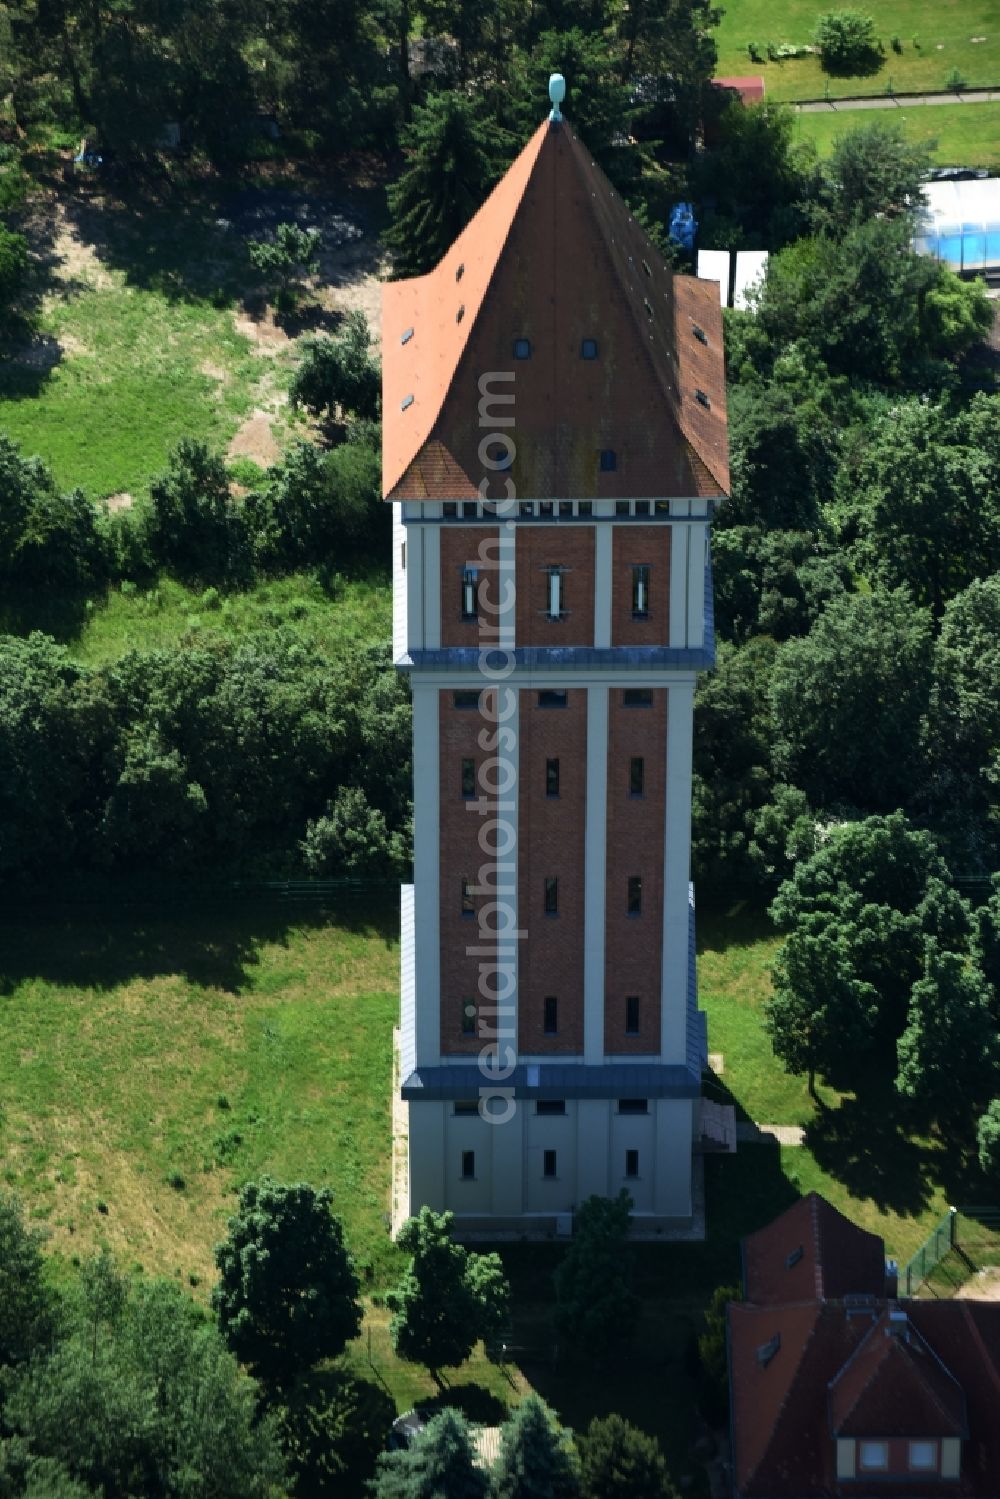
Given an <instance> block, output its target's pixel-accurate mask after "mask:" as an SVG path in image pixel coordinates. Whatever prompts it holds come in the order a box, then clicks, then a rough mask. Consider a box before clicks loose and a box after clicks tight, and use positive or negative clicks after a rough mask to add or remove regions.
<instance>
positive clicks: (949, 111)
mask: <svg viewBox="0 0 1000 1499" xmlns="http://www.w3.org/2000/svg"><path fill="white" fill-rule="evenodd" d="M872 120H885V121H887V122H888V123H891V124H893V125H899V126H901V127H902V129H903V131H904V132H905V134H906V137H907V139H908V140H911V141H919V142H921V143H922V144H924V145H928V146H929V145H932V144H934V143H935V142H936V146H935V149H934V159H935V161H937V162H938V163H939V164H940V165H941V166H963V167H988V168H989V169H990V170H991V171H994V172H996V171H998V170H1000V102H998V103H991V104H934V105H931V106H927V105H917V106H915V107H913V108H910V109H906V108H902V109H892V110H880V111H878V112H877V113H875V112H871V111H865V112H862V111H860V110H850V111H848V112H846V113H844V114H802V113H798V114H796V116H795V134H796V138H797V139H798V140H810V141H812V142H813V143H814V144H815V146H816V148H817V150H818V151H819V153H820V155H821V156H826V155H827V154H828V153H829V152H830V151H831V150H832V148H833V143H834V141H835V140H836V139H837V137H838V136H839V135H842V134H843V133H844V131H845V130H850V129H851V128H852V127H853V126H857V125H859V124H862V123H864V124H868V123H869V122H870V121H872Z"/></svg>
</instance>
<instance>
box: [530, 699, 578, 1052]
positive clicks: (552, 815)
mask: <svg viewBox="0 0 1000 1499" xmlns="http://www.w3.org/2000/svg"><path fill="white" fill-rule="evenodd" d="M537 704H538V693H537V692H522V693H521V697H520V741H521V758H520V770H519V775H518V782H519V798H520V801H519V831H518V839H519V841H518V925H519V926H520V928H521V930H522V931H524V932H525V933H526V934H527V935H526V937H525V940H523V941H522V942H521V943H520V944H519V948H518V1032H519V1044H520V1049H521V1051H522V1052H527V1053H550V1054H553V1055H564V1056H574V1055H580V1054H582V1052H583V900H584V837H585V829H586V812H587V693H586V691H585V690H584V689H582V688H576V689H573V688H571V689H569V691H568V692H567V706H566V707H565V708H539V707H538V705H537ZM548 759H557V760H558V761H559V796H558V797H557V798H556V797H552V798H550V797H547V796H546V793H545V762H546V760H548ZM550 875H554V876H555V877H556V878H557V879H558V881H559V914H558V915H557V916H546V915H545V910H544V889H545V879H546V877H547V876H550ZM550 994H551V995H555V997H556V998H557V999H558V1001H559V1030H558V1034H557V1035H555V1036H546V1035H545V1033H544V1000H545V997H546V995H550Z"/></svg>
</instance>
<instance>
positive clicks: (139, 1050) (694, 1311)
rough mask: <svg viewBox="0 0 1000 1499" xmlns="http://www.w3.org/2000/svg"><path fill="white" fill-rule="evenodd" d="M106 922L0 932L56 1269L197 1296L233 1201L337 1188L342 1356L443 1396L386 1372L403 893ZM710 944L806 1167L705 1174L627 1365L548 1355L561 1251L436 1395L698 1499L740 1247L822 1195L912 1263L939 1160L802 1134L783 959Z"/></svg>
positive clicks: (16, 1184) (703, 931)
mask: <svg viewBox="0 0 1000 1499" xmlns="http://www.w3.org/2000/svg"><path fill="white" fill-rule="evenodd" d="M114 639H115V637H114V636H113V635H112V636H111V637H110V640H111V642H113V640H114ZM111 649H112V644H108V646H107V648H106V651H105V654H106V652H107V651H109V650H111ZM92 902H93V903H92V904H91V905H89V906H83V907H81V906H76V907H74V908H73V909H72V910H71V909H68V908H61V907H59V906H57V905H54V906H52V907H51V908H50V909H48V910H44V911H42V910H39V909H38V908H36V907H32V908H30V909H24V910H20V911H9V912H8V913H7V915H6V917H5V920H4V921H3V923H0V1027H2V1030H3V1035H4V1047H3V1049H2V1051H0V1171H2V1177H0V1180H2V1182H3V1184H4V1185H6V1186H9V1187H12V1188H13V1189H14V1190H15V1191H17V1192H18V1194H19V1195H20V1196H21V1197H22V1199H23V1200H24V1202H25V1204H26V1206H27V1209H28V1213H29V1217H30V1219H31V1220H32V1221H33V1222H35V1223H41V1224H44V1225H45V1227H46V1228H47V1229H48V1231H49V1234H50V1239H49V1248H50V1251H51V1252H53V1253H54V1255H55V1256H56V1264H57V1266H58V1265H60V1264H61V1265H63V1266H65V1264H66V1262H67V1261H68V1259H69V1258H70V1257H73V1256H83V1255H86V1254H88V1253H90V1252H92V1251H93V1250H94V1249H95V1248H96V1247H97V1246H98V1245H100V1244H105V1243H106V1244H108V1245H110V1247H111V1248H112V1249H113V1250H114V1251H115V1253H116V1254H117V1255H118V1257H119V1259H120V1261H121V1263H122V1264H123V1265H124V1266H125V1267H126V1268H129V1267H131V1268H135V1267H138V1266H141V1267H142V1268H143V1269H144V1270H146V1271H148V1272H150V1273H159V1274H167V1275H172V1276H176V1277H178V1278H179V1279H180V1280H181V1281H182V1282H183V1283H184V1284H187V1285H189V1286H191V1287H192V1288H193V1290H194V1293H195V1294H197V1295H199V1296H204V1295H206V1294H207V1291H208V1288H209V1287H210V1285H211V1284H212V1282H213V1280H214V1265H213V1259H212V1246H213V1245H214V1243H216V1242H217V1241H218V1239H219V1238H220V1237H221V1236H222V1234H223V1233H224V1231H225V1220H226V1217H227V1215H228V1213H229V1212H230V1211H231V1210H232V1207H233V1203H234V1195H233V1194H234V1190H235V1188H236V1187H237V1186H238V1184H239V1182H240V1181H242V1180H245V1179H247V1178H249V1177H251V1176H254V1175H257V1174H259V1173H261V1172H264V1171H268V1172H271V1173H272V1174H274V1175H276V1176H277V1177H279V1178H284V1179H286V1180H306V1181H310V1182H313V1183H316V1184H318V1185H319V1184H329V1185H330V1186H331V1187H332V1188H333V1189H334V1193H335V1198H334V1201H335V1208H336V1211H337V1212H338V1213H339V1214H340V1215H341V1216H342V1217H343V1219H344V1222H345V1227H346V1232H347V1239H348V1243H349V1245H350V1247H351V1249H352V1251H353V1252H354V1254H355V1256H356V1258H357V1260H358V1262H359V1266H360V1268H361V1270H362V1275H363V1285H364V1289H365V1292H366V1319H365V1327H364V1330H363V1332H362V1336H361V1337H360V1338H359V1339H358V1341H357V1342H356V1343H355V1344H354V1345H353V1346H352V1348H351V1350H350V1355H349V1356H350V1358H351V1359H352V1361H353V1362H354V1363H355V1364H356V1365H357V1366H358V1368H359V1370H367V1371H368V1372H369V1374H373V1375H374V1377H376V1378H378V1379H379V1380H380V1381H382V1382H383V1383H384V1384H385V1385H386V1387H387V1388H388V1389H389V1390H390V1391H391V1393H392V1395H393V1398H394V1399H395V1401H396V1403H397V1406H398V1408H399V1409H400V1410H405V1409H408V1408H410V1407H411V1406H412V1405H413V1404H414V1403H415V1402H417V1401H421V1402H422V1401H425V1400H427V1399H430V1398H433V1397H434V1393H435V1392H434V1386H433V1384H432V1382H431V1380H430V1377H429V1376H428V1375H427V1374H426V1372H425V1371H423V1370H421V1369H420V1368H418V1367H416V1366H413V1365H410V1364H405V1363H402V1362H401V1361H399V1360H397V1359H396V1358H395V1356H394V1355H393V1353H392V1349H391V1343H390V1340H389V1317H388V1313H387V1311H386V1309H385V1307H384V1305H383V1304H382V1301H381V1296H380V1295H379V1294H378V1293H379V1292H380V1291H381V1290H383V1289H384V1288H385V1287H386V1286H387V1285H388V1284H390V1283H391V1282H392V1281H393V1280H394V1279H395V1278H396V1276H397V1274H398V1272H399V1269H400V1266H401V1257H400V1255H399V1254H398V1252H397V1251H396V1250H395V1249H394V1248H393V1246H392V1245H391V1243H390V1242H389V1239H388V1235H387V1232H386V1220H385V1214H386V1210H387V1207H388V1196H389V1171H390V1127H389V1086H390V1059H391V1037H392V1028H393V1025H394V1023H395V1021H396V1015H397V1009H398V980H397V962H398V950H397V942H396V921H397V912H396V905H395V899H394V896H393V895H392V893H391V892H386V893H384V894H383V895H380V896H374V895H373V896H370V897H359V896H355V897H352V898H351V899H350V900H348V899H347V898H345V899H344V900H343V901H342V902H340V903H339V904H338V905H337V907H336V908H335V909H330V910H322V909H314V908H304V909H303V908H301V907H291V908H290V907H286V906H282V905H280V904H270V905H264V904H262V903H260V902H256V903H250V904H248V905H247V906H245V907H241V906H239V905H237V904H235V903H234V902H232V901H229V900H221V899H220V900H218V901H216V902H213V903H211V904H209V905H207V906H204V905H202V906H198V907H195V906H193V905H192V904H190V903H186V904H176V905H173V906H170V907H161V908H159V909H157V908H154V907H153V906H148V907H143V906H140V905H127V906H116V904H115V902H114V900H113V899H112V898H111V897H110V896H109V897H107V898H106V899H105V901H104V903H103V904H102V903H99V901H98V899H97V897H96V896H94V897H92ZM699 928H700V941H701V949H702V950H701V957H700V966H701V976H702V998H703V1003H704V1004H705V1005H706V1007H707V1009H708V1012H709V1021H710V1044H711V1046H712V1048H713V1050H715V1049H718V1050H722V1051H723V1052H724V1054H725V1060H724V1067H723V1072H722V1076H721V1079H720V1081H721V1083H722V1084H723V1085H725V1087H727V1088H728V1089H729V1090H730V1091H731V1093H732V1095H733V1096H734V1097H735V1098H736V1100H737V1101H738V1102H739V1103H740V1104H741V1105H742V1106H743V1107H744V1109H746V1107H747V1105H750V1106H751V1107H750V1108H749V1112H750V1113H751V1114H753V1115H755V1116H758V1117H763V1118H764V1119H765V1120H766V1121H767V1122H776V1121H777V1120H778V1119H779V1117H780V1118H783V1119H785V1120H800V1121H803V1122H806V1123H808V1125H809V1129H810V1135H809V1145H808V1147H789V1148H783V1149H778V1148H777V1147H776V1146H774V1145H769V1144H763V1145H744V1146H742V1147H741V1149H740V1151H739V1152H738V1153H737V1154H736V1155H735V1156H724V1157H709V1158H707V1159H706V1161H705V1173H706V1198H707V1216H708V1227H709V1237H708V1240H707V1241H706V1242H705V1243H704V1244H643V1245H637V1246H636V1247H635V1249H634V1251H633V1254H634V1259H635V1265H636V1272H637V1288H638V1290H639V1292H640V1295H641V1299H642V1307H643V1316H642V1322H641V1327H640V1330H639V1332H638V1335H637V1338H636V1341H635V1344H634V1346H633V1347H632V1348H631V1349H630V1351H629V1355H628V1357H627V1359H625V1360H624V1361H623V1362H622V1364H621V1365H620V1366H619V1367H616V1368H615V1369H614V1370H611V1371H609V1370H603V1371H595V1370H592V1369H590V1368H589V1367H588V1366H587V1365H586V1364H585V1363H584V1362H582V1361H581V1360H580V1359H578V1358H575V1357H570V1356H568V1355H567V1353H566V1351H565V1350H563V1351H562V1353H560V1349H559V1344H558V1339H557V1336H556V1334H555V1330H554V1326H553V1304H552V1272H553V1270H554V1269H555V1267H556V1265H557V1264H558V1262H559V1259H560V1257H561V1255H562V1253H563V1250H562V1248H561V1246H559V1245H556V1244H554V1243H551V1244H532V1245H528V1244H510V1245H505V1246H503V1248H502V1254H503V1258H504V1261H505V1265H506V1268H507V1271H508V1274H509V1275H510V1277H511V1281H512V1286H513V1325H512V1333H511V1352H510V1363H509V1365H508V1366H507V1368H506V1369H501V1368H498V1367H497V1366H495V1365H493V1364H491V1363H489V1362H488V1361H487V1360H486V1359H485V1357H484V1356H483V1354H482V1351H481V1350H479V1351H478V1352H477V1353H476V1355H475V1356H474V1358H473V1359H472V1360H471V1361H470V1362H469V1363H468V1364H467V1365H465V1366H463V1367H462V1369H461V1370H456V1371H449V1373H448V1383H449V1391H448V1398H453V1399H455V1400H457V1401H459V1402H460V1403H461V1404H462V1405H463V1407H464V1408H465V1409H466V1410H467V1411H468V1412H469V1414H470V1415H471V1416H473V1418H475V1419H479V1420H482V1421H485V1422H487V1423H490V1424H493V1423H495V1422H497V1421H499V1420H501V1419H502V1416H503V1412H504V1410H505V1409H506V1408H507V1407H508V1406H509V1405H510V1404H512V1403H516V1401H517V1400H518V1399H520V1398H521V1396H522V1395H523V1394H524V1393H525V1392H526V1391H527V1390H528V1389H531V1388H534V1389H537V1390H538V1391H539V1392H540V1393H541V1394H542V1395H543V1396H544V1397H545V1398H546V1399H547V1400H548V1401H549V1402H550V1403H551V1404H552V1405H553V1407H554V1408H555V1409H556V1410H557V1411H558V1412H559V1413H560V1415H561V1416H562V1417H563V1419H564V1420H565V1421H567V1422H568V1423H569V1424H571V1425H572V1426H573V1427H574V1428H575V1429H577V1430H580V1429H583V1428H585V1427H586V1425H587V1424H588V1422H589V1421H590V1420H591V1418H592V1417H593V1416H595V1415H601V1414H605V1413H607V1412H609V1411H611V1410H616V1409H617V1410H625V1411H626V1412H627V1413H628V1414H629V1416H630V1419H632V1420H634V1421H635V1422H637V1424H639V1425H641V1426H643V1427H644V1428H645V1429H647V1430H649V1431H651V1432H653V1433H655V1434H656V1435H657V1436H659V1438H660V1439H661V1440H662V1442H663V1444H664V1448H665V1450H666V1452H667V1455H668V1460H669V1463H670V1466H671V1469H672V1471H673V1473H674V1474H675V1475H676V1476H677V1477H679V1478H681V1479H685V1478H688V1477H689V1478H690V1483H689V1484H688V1485H686V1488H685V1492H687V1493H689V1494H690V1495H691V1496H692V1499H706V1496H707V1487H706V1484H705V1474H704V1470H703V1468H702V1467H701V1465H700V1463H699V1462H698V1461H697V1460H696V1459H695V1458H694V1457H693V1455H692V1453H691V1443H692V1440H693V1437H694V1434H695V1433H696V1431H697V1421H696V1407H697V1403H698V1399H699V1386H698V1381H697V1376H696V1375H695V1373H694V1372H693V1366H692V1364H691V1357H690V1350H691V1347H692V1342H693V1339H694V1338H695V1337H696V1335H697V1333H698V1330H699V1327H700V1317H701V1312H702V1309H703V1307H704V1305H705V1303H706V1301H707V1299H708V1297H709V1295H710V1294H711V1292H712V1290H713V1289H714V1287H715V1286H717V1285H720V1284H727V1283H733V1282H734V1281H736V1280H737V1279H738V1276H739V1241H740V1239H741V1237H742V1236H743V1235H745V1234H747V1233H750V1232H752V1231H753V1230H754V1229H756V1228H759V1227H761V1226H762V1225H763V1224H765V1223H767V1222H769V1221H770V1220H771V1219H772V1218H773V1217H774V1216H775V1215H776V1214H777V1213H779V1212H781V1211H782V1209H783V1208H785V1207H787V1206H788V1205H789V1204H790V1203H792V1202H794V1201H795V1199H796V1198H797V1197H798V1196H799V1195H800V1193H802V1192H806V1191H809V1190H811V1189H813V1188H815V1189H816V1190H818V1191H821V1192H823V1193H824V1194H825V1195H826V1196H828V1197H829V1198H830V1199H831V1200H832V1201H833V1202H834V1203H836V1204H837V1206H839V1207H840V1208H842V1209H843V1211H845V1212H846V1213H848V1215H849V1216H850V1217H852V1218H853V1219H855V1220H856V1221H857V1222H859V1223H861V1224H863V1225H864V1226H865V1227H867V1228H871V1229H873V1230H874V1231H876V1232H878V1233H881V1234H883V1235H884V1237H885V1240H886V1246H887V1250H888V1251H889V1252H890V1253H894V1254H896V1255H897V1256H898V1257H899V1258H900V1259H905V1258H907V1257H908V1256H909V1255H910V1254H911V1253H912V1252H913V1250H914V1249H915V1248H916V1247H917V1245H918V1244H919V1243H920V1241H921V1240H922V1239H923V1238H924V1237H925V1236H926V1234H927V1233H928V1232H929V1230H930V1229H931V1228H932V1227H933V1225H934V1223H935V1222H936V1221H937V1219H938V1218H939V1217H940V1216H941V1214H942V1213H943V1211H944V1208H945V1203H946V1199H945V1194H944V1190H943V1189H942V1187H941V1186H940V1179H941V1176H942V1170H941V1159H940V1152H939V1151H938V1149H937V1148H936V1147H935V1146H934V1145H933V1144H932V1143H930V1142H926V1141H923V1142H921V1141H912V1140H907V1139H906V1138H905V1137H902V1136H900V1135H899V1134H898V1133H896V1132H894V1129H893V1126H892V1124H891V1122H890V1121H888V1120H886V1121H884V1122H883V1124H882V1126H881V1133H880V1131H879V1130H878V1129H875V1130H874V1131H873V1130H872V1129H871V1127H870V1125H868V1124H865V1123H864V1122H863V1121H860V1120H859V1118H858V1117H857V1115H856V1113H855V1112H853V1111H852V1100H850V1099H845V1100H843V1102H842V1104H841V1106H840V1107H831V1108H830V1109H829V1110H827V1111H824V1113H823V1114H822V1115H821V1116H817V1117H815V1118H810V1109H809V1104H808V1099H807V1098H806V1095H805V1090H804V1087H803V1085H802V1084H801V1082H798V1081H796V1080H791V1079H788V1078H787V1077H786V1076H785V1074H784V1073H783V1071H782V1070H781V1069H780V1068H779V1066H778V1065H777V1063H776V1062H775V1061H774V1059H773V1058H772V1057H771V1056H770V1053H769V1048H768V1047H767V1044H766V1040H764V1038H763V1036H762V1033H761V1030H760V1007H761V1005H762V1003H763V1001H764V999H765V998H766V994H767V991H768V978H767V970H768V966H769V964H770V962H771V960H772V958H773V954H774V950H775V946H776V938H775V936H774V934H773V932H771V931H770V930H769V929H768V927H767V924H766V922H765V921H764V920H763V918H761V917H760V916H759V915H757V914H755V913H754V912H753V911H751V910H750V909H749V908H748V907H746V906H745V905H744V904H741V903H734V904H733V905H730V906H728V907H725V908H722V909H720V910H718V911H715V912H712V911H706V910H703V911H702V912H701V913H700V917H699ZM826 1097H827V1102H828V1103H830V1104H834V1103H836V1102H837V1100H836V1097H835V1095H833V1094H828V1095H826ZM665 1392H669V1393H668V1394H667V1393H665Z"/></svg>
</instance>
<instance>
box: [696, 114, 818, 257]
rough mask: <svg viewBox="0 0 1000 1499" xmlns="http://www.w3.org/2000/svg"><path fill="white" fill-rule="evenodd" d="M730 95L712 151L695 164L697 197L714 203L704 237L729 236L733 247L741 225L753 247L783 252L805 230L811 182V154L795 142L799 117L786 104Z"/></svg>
mask: <svg viewBox="0 0 1000 1499" xmlns="http://www.w3.org/2000/svg"><path fill="white" fill-rule="evenodd" d="M727 98H728V102H727V103H726V106H725V107H724V109H723V110H722V113H721V114H720V115H719V118H718V120H717V121H716V123H715V126H714V130H713V140H712V147H711V150H709V151H706V152H704V153H703V154H702V155H700V156H699V158H698V159H697V160H696V162H695V164H694V168H693V173H694V183H693V185H694V191H695V194H696V197H697V199H698V200H699V201H700V202H706V201H707V202H708V203H712V204H714V207H713V208H712V209H711V210H709V212H708V213H707V214H706V215H705V223H704V226H703V238H704V235H705V234H707V235H708V236H709V238H710V239H716V240H720V239H722V238H723V237H724V243H725V246H726V248H729V245H730V243H731V240H732V233H733V228H734V226H735V227H738V230H739V232H740V234H741V236H742V243H743V244H744V245H746V246H747V247H751V248H753V247H756V248H761V249H768V250H772V251H773V250H778V249H780V248H781V246H782V245H784V244H786V243H787V242H788V241H789V240H790V239H794V238H795V236H796V234H797V233H800V232H801V229H802V224H803V215H802V208H801V204H802V201H803V199H804V198H805V197H806V194H807V191H808V185H809V175H810V174H809V170H808V169H809V160H808V157H807V156H806V155H804V153H803V152H802V151H801V150H800V149H799V148H797V147H796V145H795V116H794V114H793V112H792V111H791V110H790V109H788V108H787V107H786V106H785V105H781V104H777V105H775V104H770V103H766V104H765V103H762V104H750V105H745V104H744V103H743V102H742V101H741V100H740V99H738V98H734V97H732V96H731V95H730V96H727ZM720 230H722V235H720V233H719V231H720ZM705 242H706V243H707V242H708V241H707V240H706V241H705Z"/></svg>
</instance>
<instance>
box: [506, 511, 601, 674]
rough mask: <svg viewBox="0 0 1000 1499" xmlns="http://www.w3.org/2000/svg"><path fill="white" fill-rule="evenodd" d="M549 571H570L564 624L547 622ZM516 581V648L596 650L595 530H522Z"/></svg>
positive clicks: (565, 580) (565, 585)
mask: <svg viewBox="0 0 1000 1499" xmlns="http://www.w3.org/2000/svg"><path fill="white" fill-rule="evenodd" d="M549 567H564V568H566V569H567V571H566V572H565V573H564V574H563V584H562V586H563V601H564V602H563V608H564V610H565V611H566V612H565V617H564V618H562V619H550V618H549V616H548V606H549V575H548V571H547V569H548V568H549ZM516 576H517V606H516V608H517V612H516V626H515V628H516V631H517V635H516V643H517V645H519V646H522V645H535V646H538V645H541V646H545V645H593V643H594V528H593V526H569V525H567V526H543V525H540V524H538V523H537V522H536V523H532V522H527V523H525V524H523V525H519V526H518V528H517V575H516Z"/></svg>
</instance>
